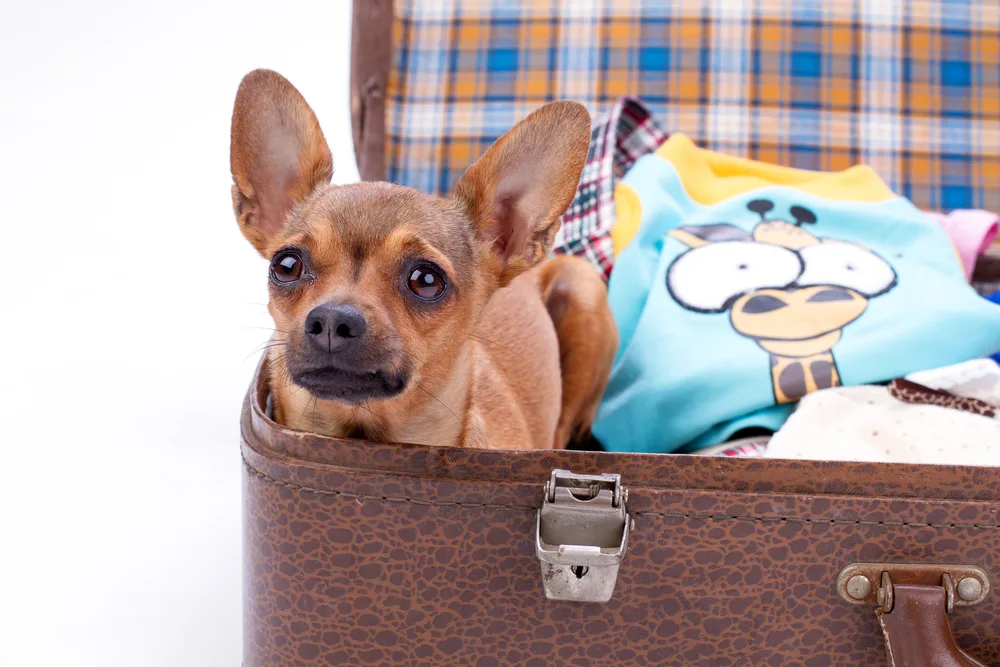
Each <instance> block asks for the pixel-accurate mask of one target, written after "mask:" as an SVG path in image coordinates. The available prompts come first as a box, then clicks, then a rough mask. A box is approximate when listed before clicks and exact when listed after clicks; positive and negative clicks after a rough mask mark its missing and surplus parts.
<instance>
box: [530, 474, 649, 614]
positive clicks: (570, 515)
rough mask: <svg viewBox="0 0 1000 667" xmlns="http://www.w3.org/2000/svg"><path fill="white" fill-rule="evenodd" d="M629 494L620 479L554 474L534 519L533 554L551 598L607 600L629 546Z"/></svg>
mask: <svg viewBox="0 0 1000 667" xmlns="http://www.w3.org/2000/svg"><path fill="white" fill-rule="evenodd" d="M627 501H628V491H627V490H625V489H622V482H621V476H620V475H577V474H574V473H571V472H569V471H568V470H553V471H552V477H551V479H550V480H549V481H548V483H547V484H546V485H545V499H544V500H543V501H542V507H541V509H539V510H538V516H537V519H536V521H535V553H536V554H537V555H538V560H540V561H541V564H542V585H543V586H544V587H545V597H547V598H549V599H550V600H575V601H578V602H607V601H608V600H610V599H611V595H612V594H613V593H614V592H615V582H616V581H617V579H618V565H619V564H620V563H621V561H622V557H623V556H624V555H625V550H626V548H627V547H628V533H629V527H630V526H629V524H630V523H631V520H630V518H629V515H628V513H627V512H626V507H625V505H626V503H627Z"/></svg>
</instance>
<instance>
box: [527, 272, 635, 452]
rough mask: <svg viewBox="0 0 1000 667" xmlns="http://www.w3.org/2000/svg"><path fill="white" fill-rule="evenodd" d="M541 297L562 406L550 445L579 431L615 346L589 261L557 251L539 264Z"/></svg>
mask: <svg viewBox="0 0 1000 667" xmlns="http://www.w3.org/2000/svg"><path fill="white" fill-rule="evenodd" d="M540 273H541V289H542V299H543V301H544V302H545V306H546V308H547V309H548V311H549V316H550V317H552V323H553V324H554V325H555V329H556V336H557V337H558V339H559V365H560V368H561V371H562V411H561V412H560V414H559V422H558V425H557V427H556V436H555V442H554V444H553V446H554V447H555V448H556V449H563V448H565V447H566V445H567V444H568V443H569V442H570V441H571V440H572V439H573V438H576V437H583V436H585V435H586V434H587V433H588V432H589V430H590V426H591V424H593V422H594V415H595V413H596V412H597V406H598V404H599V403H600V401H601V397H602V396H603V394H604V388H605V386H606V385H607V383H608V375H609V374H610V372H611V364H612V362H613V361H614V357H615V352H616V351H617V349H618V328H617V327H616V326H615V320H614V317H613V316H612V314H611V307H610V306H609V305H608V291H607V288H606V287H605V285H604V282H603V281H602V280H601V277H600V276H599V275H598V274H597V272H596V271H595V270H594V267H593V266H591V264H590V263H589V262H588V261H587V260H585V259H582V258H580V257H571V256H560V257H556V258H554V259H551V260H549V261H547V262H545V263H544V264H542V266H541V267H540Z"/></svg>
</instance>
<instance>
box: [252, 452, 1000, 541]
mask: <svg viewBox="0 0 1000 667" xmlns="http://www.w3.org/2000/svg"><path fill="white" fill-rule="evenodd" d="M243 465H244V466H245V467H246V469H247V472H249V473H250V474H251V475H254V476H256V477H259V478H261V479H262V480H264V481H265V482H270V483H271V484H274V485H276V486H283V487H285V488H288V489H295V490H297V491H306V492H308V493H315V494H318V495H324V496H340V497H343V498H351V499H353V500H381V501H383V502H390V503H409V504H411V505H430V506H433V507H468V508H485V509H497V510H537V509H538V508H537V507H535V506H534V505H501V504H498V503H493V504H491V503H460V502H451V501H446V500H418V499H416V498H396V497H392V496H366V495H363V494H360V493H350V492H348V491H332V490H330V489H317V488H315V487H312V486H303V485H301V484H293V483H291V482H283V481H281V480H278V479H275V478H273V477H270V476H269V475H265V474H264V473H262V472H261V471H259V470H257V469H256V468H254V467H253V466H252V465H250V463H249V462H248V461H247V460H246V459H243ZM632 516H633V517H639V516H654V517H661V518H665V519H684V520H687V521H690V520H708V521H746V522H757V523H782V522H792V523H804V524H832V525H840V526H843V525H850V526H888V527H890V528H962V529H968V528H978V529H981V530H1000V526H995V525H992V524H979V523H917V522H913V521H863V520H860V519H858V520H855V521H849V520H844V519H807V518H805V517H794V516H773V517H769V516H749V515H739V514H692V513H685V512H648V511H639V512H632Z"/></svg>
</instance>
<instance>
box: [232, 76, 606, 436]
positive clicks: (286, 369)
mask: <svg viewBox="0 0 1000 667" xmlns="http://www.w3.org/2000/svg"><path fill="white" fill-rule="evenodd" d="M589 140H590V117H589V115H588V114H587V111H586V109H585V108H584V107H583V106H581V105H579V104H577V103H574V102H554V103H551V104H548V105H546V106H544V107H542V108H541V109H539V110H538V111H536V112H535V113H533V114H531V115H530V116H528V117H527V118H526V119H525V120H523V121H522V122H520V123H519V124H518V125H516V126H515V127H514V128H513V129H512V130H511V131H510V132H508V133H507V134H505V135H504V136H503V137H501V138H500V139H499V140H498V141H497V142H496V143H495V144H494V145H493V146H492V147H490V149H489V150H488V151H487V152H486V154H485V155H484V156H483V157H482V158H481V159H480V160H479V161H477V162H476V163H475V164H473V165H472V166H471V167H469V169H468V170H467V171H466V172H465V174H464V175H463V176H462V178H461V180H460V181H459V183H458V185H457V186H456V189H455V193H454V196H453V197H452V198H451V199H440V198H436V197H430V196H427V195H423V194H421V193H419V192H417V191H415V190H412V189H410V188H405V187H400V186H396V185H391V184H388V183H358V184H352V185H343V186H333V185H330V179H331V177H332V175H333V159H332V157H331V155H330V150H329V148H328V147H327V144H326V140H325V139H324V137H323V132H322V131H321V130H320V127H319V123H318V122H317V120H316V116H315V115H314V114H313V112H312V110H311V109H310V108H309V105H308V104H306V101H305V100H304V99H303V98H302V96H301V95H300V94H299V92H298V91H297V90H296V89H295V88H294V87H293V86H292V85H291V84H290V83H289V82H288V81H287V80H285V79H284V78H282V77H281V76H280V75H278V74H276V73H274V72H270V71H267V70H257V71H254V72H251V73H250V74H248V75H247V76H246V77H245V78H244V80H243V82H242V84H241V85H240V88H239V92H238V93H237V95H236V105H235V109H234V111H233V125H232V147H231V154H230V160H231V168H232V175H233V181H234V183H235V185H234V187H233V206H234V209H235V212H236V217H237V220H238V221H239V225H240V228H241V229H242V231H243V234H244V236H246V238H247V240H249V241H250V243H251V244H252V245H253V246H254V247H255V248H256V249H257V251H258V252H260V254H261V255H263V256H264V257H265V258H267V259H269V260H270V261H271V269H270V301H269V304H268V310H269V311H270V313H271V316H272V317H273V318H274V323H275V327H276V328H275V335H274V338H273V340H272V343H271V344H270V347H269V349H268V351H267V357H268V361H267V369H268V372H269V373H270V379H271V386H272V392H273V393H272V397H273V404H274V416H275V418H276V419H277V421H279V422H280V423H282V424H284V425H286V426H290V427H293V428H303V429H306V430H310V431H315V432H319V433H324V434H328V435H333V436H340V437H357V438H365V439H370V440H379V441H387V442H409V443H423V444H429V445H462V446H470V447H487V448H507V449H538V448H547V447H564V446H565V445H566V443H567V442H568V441H569V440H570V439H571V438H572V437H573V436H575V435H578V434H581V433H583V432H585V431H587V430H588V429H589V428H590V425H591V422H592V421H593V418H594V412H595V410H596V409H597V404H598V402H599V400H600V398H601V395H602V394H603V392H604V387H605V384H606V383H607V378H608V373H609V371H610V367H611V362H612V360H613V357H614V353H615V350H616V348H617V345H618V334H617V330H616V328H615V325H614V320H613V319H612V315H611V311H610V308H609V306H608V303H607V293H606V290H605V287H604V283H603V282H602V281H601V280H600V278H599V276H598V275H597V273H596V272H595V271H594V270H593V268H592V267H591V266H590V265H589V264H588V263H587V262H586V261H584V260H582V259H578V258H570V257H561V258H557V259H552V260H549V261H545V262H543V260H544V259H545V257H546V255H547V254H548V252H549V250H550V248H551V246H552V240H553V237H554V236H555V233H556V231H557V230H558V228H559V225H560V222H561V215H562V213H563V212H564V211H565V210H566V207H567V206H568V205H569V203H570V201H571V200H572V198H573V194H574V192H575V190H576V186H577V182H578V181H579V178H580V172H581V170H582V169H583V165H584V161H585V160H586V156H587V149H588V144H589Z"/></svg>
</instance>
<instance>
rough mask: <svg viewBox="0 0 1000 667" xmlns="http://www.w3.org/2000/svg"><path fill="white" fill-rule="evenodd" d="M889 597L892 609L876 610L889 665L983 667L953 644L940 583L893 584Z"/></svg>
mask: <svg viewBox="0 0 1000 667" xmlns="http://www.w3.org/2000/svg"><path fill="white" fill-rule="evenodd" d="M892 596H893V603H892V606H891V609H892V611H890V612H885V611H883V610H882V608H881V607H880V608H879V609H878V610H877V611H876V612H875V613H876V614H877V615H878V619H879V625H881V626H882V633H883V635H884V636H885V645H886V650H887V651H888V652H889V664H890V665H891V666H892V667H985V665H983V663H981V662H979V661H978V660H976V659H975V658H972V657H971V656H969V655H968V654H966V653H965V652H963V651H962V649H960V648H959V647H958V644H956V643H955V637H954V635H952V633H951V624H950V623H949V622H948V612H947V591H946V590H945V588H944V587H943V586H921V585H916V584H896V585H894V586H893V587H892Z"/></svg>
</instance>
